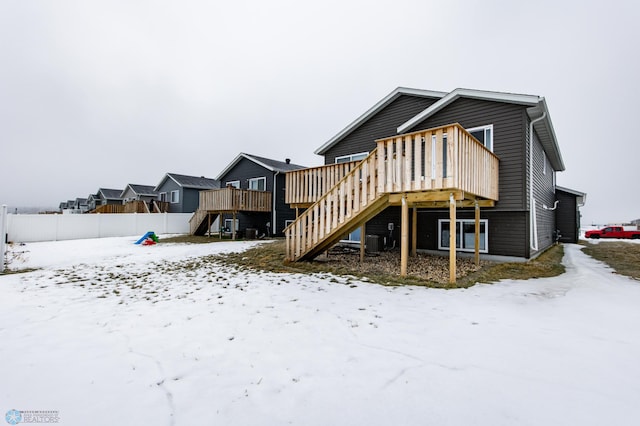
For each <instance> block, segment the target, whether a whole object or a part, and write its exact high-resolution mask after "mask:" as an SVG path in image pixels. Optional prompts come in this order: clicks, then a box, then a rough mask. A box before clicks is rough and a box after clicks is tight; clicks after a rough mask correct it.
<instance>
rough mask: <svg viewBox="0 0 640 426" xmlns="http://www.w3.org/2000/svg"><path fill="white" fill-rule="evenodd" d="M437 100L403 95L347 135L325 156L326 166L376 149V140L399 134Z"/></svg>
mask: <svg viewBox="0 0 640 426" xmlns="http://www.w3.org/2000/svg"><path fill="white" fill-rule="evenodd" d="M436 100H437V99H431V98H422V97H417V96H409V95H402V96H400V97H399V98H397V99H396V100H394V101H393V102H391V103H390V104H389V105H387V106H386V107H385V108H383V109H382V110H381V111H379V112H378V113H377V114H376V115H375V116H373V117H371V118H370V119H369V120H368V121H367V122H365V123H364V124H362V125H361V126H360V127H358V128H357V129H355V130H354V131H353V132H351V133H350V134H349V135H347V136H346V137H345V138H344V139H343V140H342V141H340V142H339V143H338V144H336V145H334V146H333V147H331V148H330V149H329V150H328V151H327V152H326V153H325V154H324V155H325V157H324V163H325V164H333V163H335V159H336V157H340V156H342V155H349V154H357V153H360V152H371V151H373V150H374V149H375V147H376V144H375V140H376V139H380V138H384V137H387V136H392V135H395V134H397V133H398V132H397V131H396V130H397V128H398V126H400V125H401V124H402V123H404V122H406V121H407V120H409V119H410V118H411V117H414V116H415V115H417V114H418V113H420V112H421V111H423V110H425V109H427V108H428V107H429V106H430V105H431V104H433V103H434V102H435V101H436Z"/></svg>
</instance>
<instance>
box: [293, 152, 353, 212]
mask: <svg viewBox="0 0 640 426" xmlns="http://www.w3.org/2000/svg"><path fill="white" fill-rule="evenodd" d="M358 163H359V161H349V162H346V163H338V164H328V165H325V166H319V167H310V168H307V169H298V170H292V171H289V172H287V173H286V175H285V193H284V194H285V195H284V198H285V203H287V204H291V205H292V206H305V207H308V206H310V205H311V204H313V203H315V202H316V201H318V199H319V198H320V197H321V196H322V195H323V194H325V193H326V192H327V191H329V190H330V189H331V188H332V187H333V186H335V184H336V183H338V182H340V180H341V179H342V178H343V177H345V176H346V175H347V173H349V172H350V171H351V170H353V168H354V167H356V166H357V165H358Z"/></svg>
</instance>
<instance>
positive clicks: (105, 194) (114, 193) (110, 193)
mask: <svg viewBox="0 0 640 426" xmlns="http://www.w3.org/2000/svg"><path fill="white" fill-rule="evenodd" d="M120 194H122V189H111V188H98V191H97V192H96V193H95V194H91V195H89V198H88V199H87V204H88V209H89V211H91V210H95V209H96V207H98V206H107V205H121V204H122V198H120Z"/></svg>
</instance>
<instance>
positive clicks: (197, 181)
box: [154, 173, 220, 213]
mask: <svg viewBox="0 0 640 426" xmlns="http://www.w3.org/2000/svg"><path fill="white" fill-rule="evenodd" d="M217 188H220V183H219V182H218V181H217V180H215V179H210V178H206V177H204V176H200V177H198V176H188V175H180V174H177V173H167V174H165V175H164V177H163V178H162V180H161V181H160V183H158V185H156V187H155V188H154V191H155V192H157V193H158V197H159V200H160V201H165V202H168V203H169V213H193V212H195V211H196V210H197V209H198V203H199V194H200V191H206V190H209V189H217Z"/></svg>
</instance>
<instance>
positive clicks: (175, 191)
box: [171, 189, 180, 204]
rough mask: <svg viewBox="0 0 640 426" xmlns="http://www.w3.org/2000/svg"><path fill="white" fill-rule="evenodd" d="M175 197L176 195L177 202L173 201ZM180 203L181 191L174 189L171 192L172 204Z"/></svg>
mask: <svg viewBox="0 0 640 426" xmlns="http://www.w3.org/2000/svg"><path fill="white" fill-rule="evenodd" d="M174 195H175V201H174V199H173V196H174ZM179 202H180V190H179V189H174V190H173V191H171V204H178V203H179Z"/></svg>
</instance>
